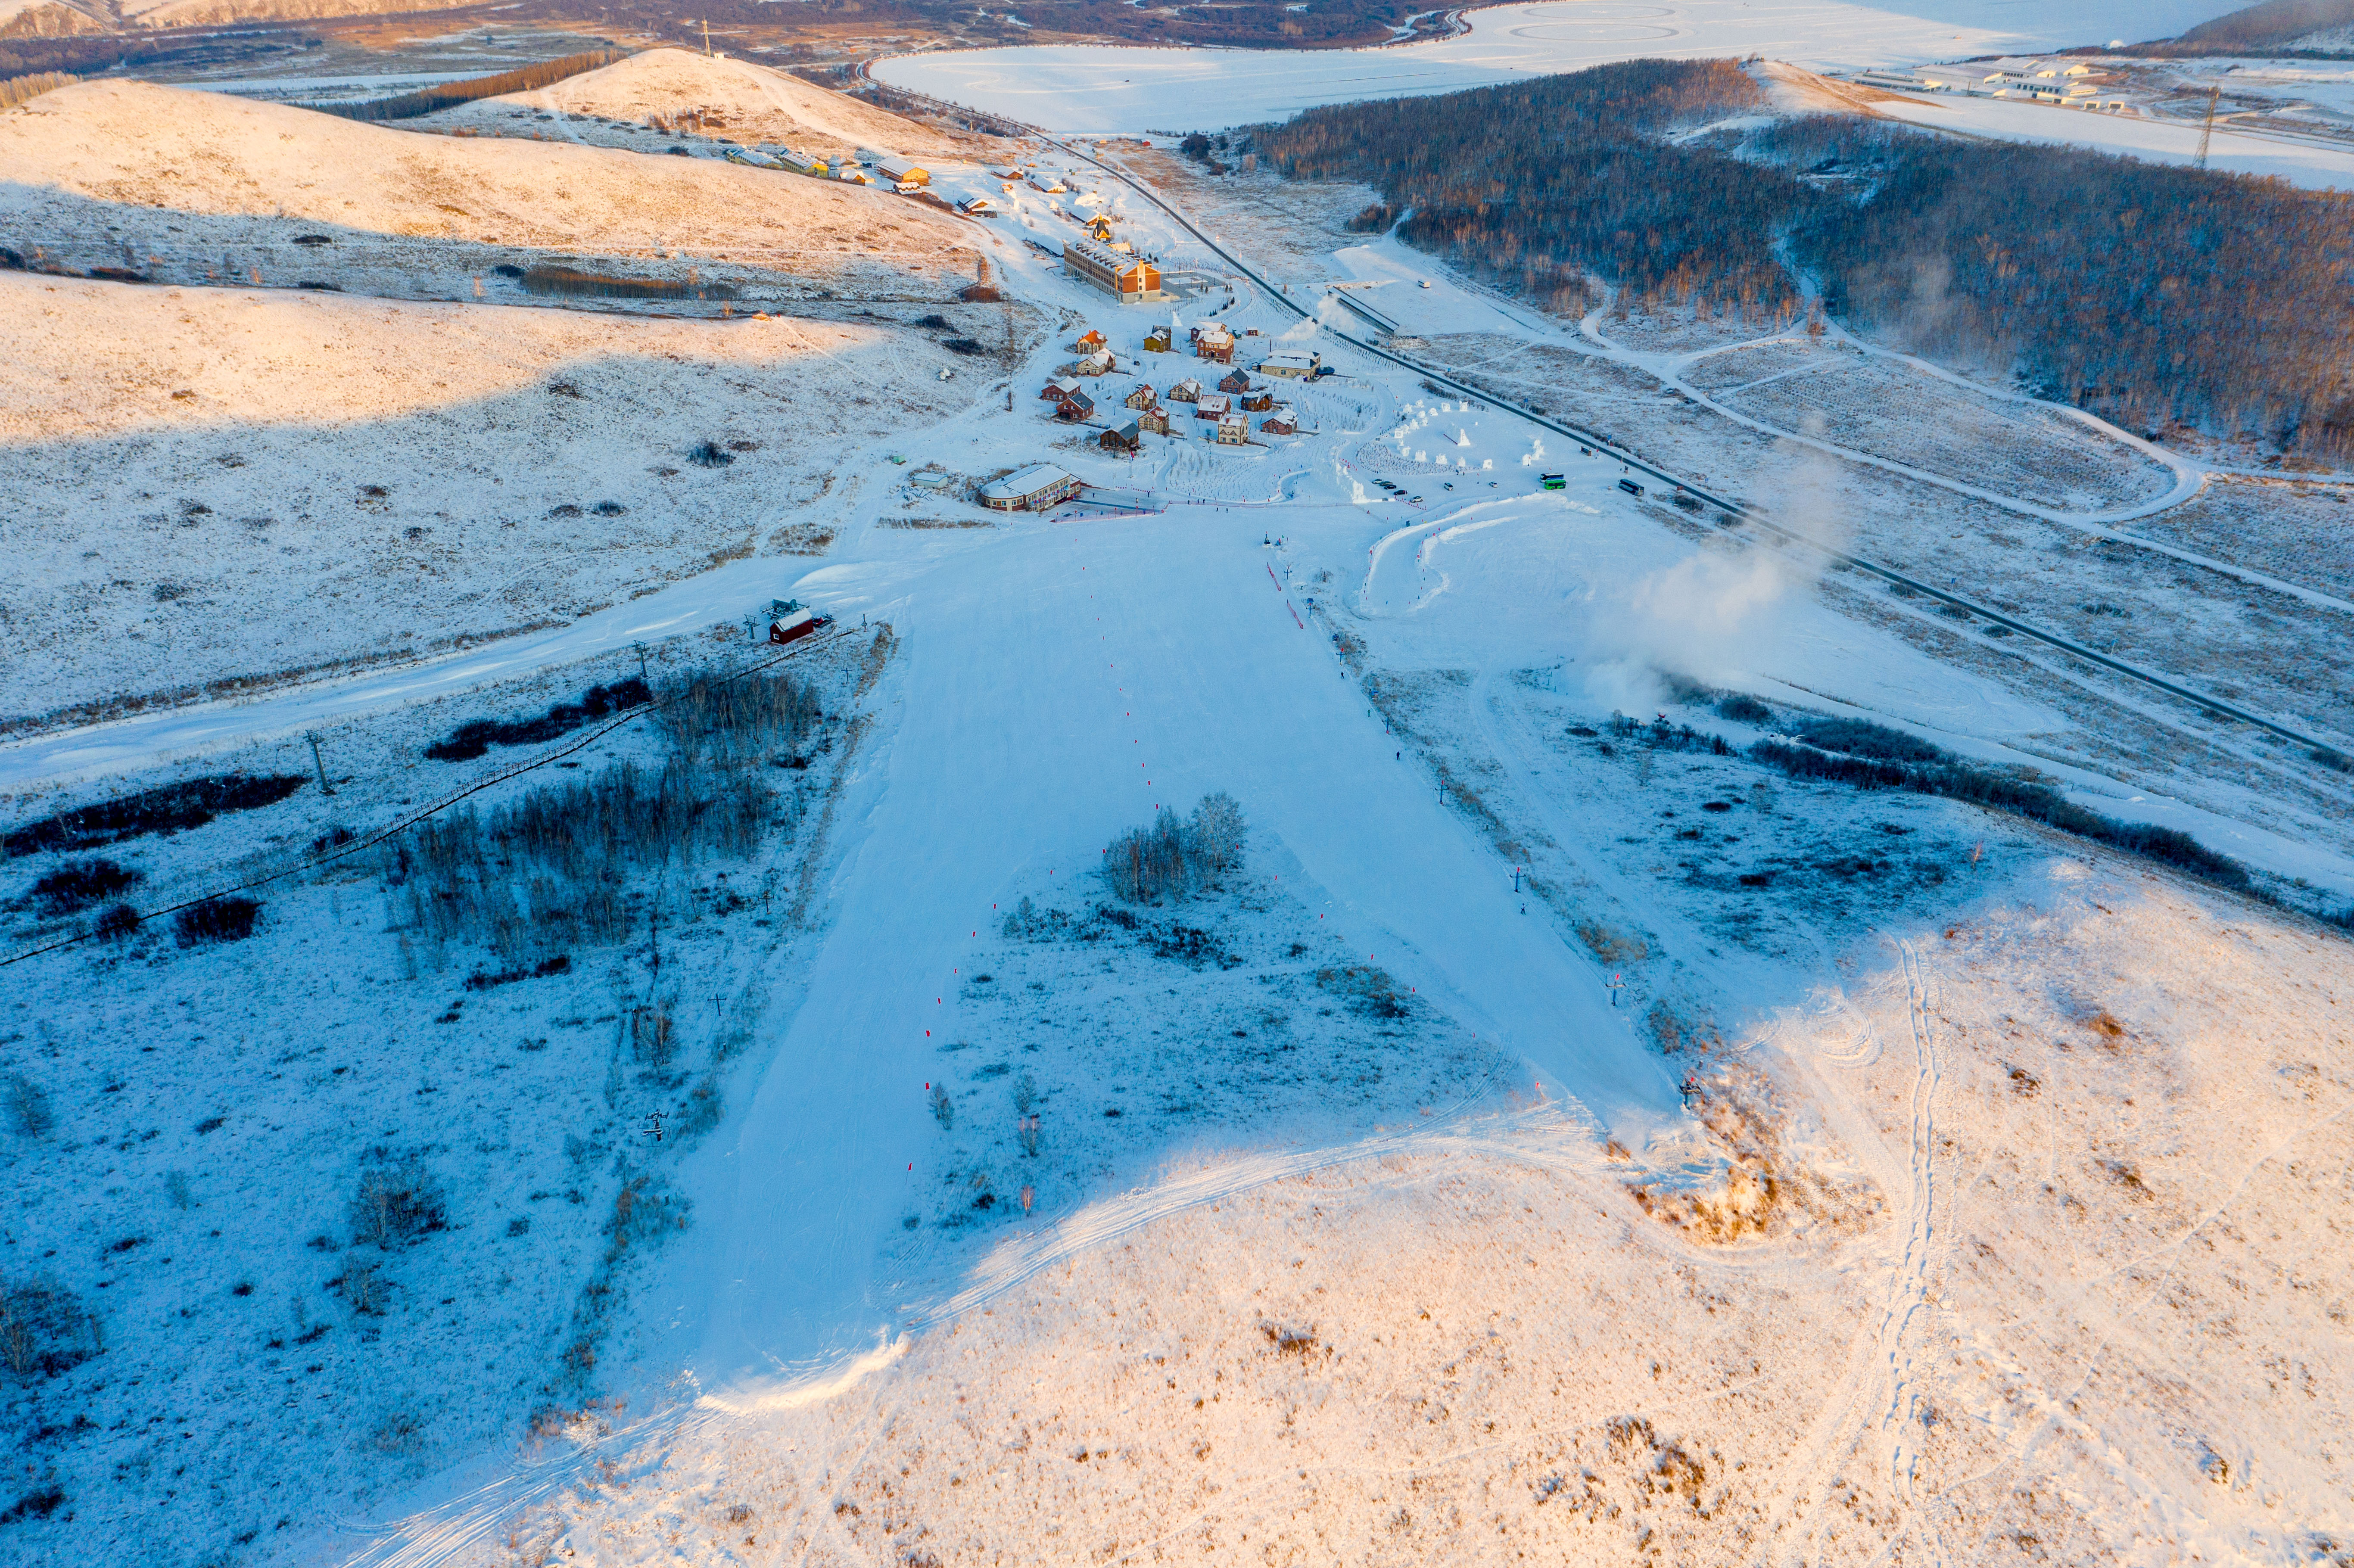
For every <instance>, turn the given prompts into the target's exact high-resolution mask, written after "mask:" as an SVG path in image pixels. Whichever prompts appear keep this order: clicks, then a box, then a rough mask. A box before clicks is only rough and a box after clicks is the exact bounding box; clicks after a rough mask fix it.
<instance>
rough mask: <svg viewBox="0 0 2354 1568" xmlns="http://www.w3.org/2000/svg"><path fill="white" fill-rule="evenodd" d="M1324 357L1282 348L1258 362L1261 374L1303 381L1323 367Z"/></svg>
mask: <svg viewBox="0 0 2354 1568" xmlns="http://www.w3.org/2000/svg"><path fill="white" fill-rule="evenodd" d="M1323 365H1324V358H1323V355H1317V354H1301V353H1299V351H1297V350H1295V349H1283V350H1279V351H1278V352H1277V353H1274V354H1270V355H1267V357H1266V358H1265V359H1262V360H1260V361H1259V362H1258V373H1259V374H1260V375H1261V376H1288V377H1290V378H1291V379H1293V380H1295V381H1304V380H1306V379H1308V378H1309V377H1310V376H1314V375H1315V374H1316V372H1317V371H1318V370H1320V369H1321V368H1322V367H1323Z"/></svg>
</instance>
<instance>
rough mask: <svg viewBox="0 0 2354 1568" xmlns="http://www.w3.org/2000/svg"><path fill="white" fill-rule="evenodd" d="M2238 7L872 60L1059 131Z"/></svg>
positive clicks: (2159, 31)
mask: <svg viewBox="0 0 2354 1568" xmlns="http://www.w3.org/2000/svg"><path fill="white" fill-rule="evenodd" d="M2235 8H2236V7H2235V6H2234V5H2232V0H2089V3H2087V4H2083V5H2051V4H2048V3H2045V0H1888V3H1886V4H1883V5H1852V4H1848V3H1846V0H1748V3H1744V0H1658V3H1649V4H1646V3H1643V0H1543V3H1540V4H1535V5H1503V6H1497V7H1494V8H1492V9H1488V10H1480V11H1474V12H1472V13H1470V15H1469V18H1468V19H1469V22H1470V25H1471V31H1470V32H1469V33H1468V34H1465V35H1464V36H1463V37H1455V38H1444V39H1440V40H1437V41H1436V42H1432V43H1426V44H1412V45H1402V46H1399V47H1396V48H1369V49H1326V50H1300V51H1296V52H1286V51H1275V50H1261V49H1194V48H1123V47H1113V46H1097V45H1067V46H1050V47H1039V48H1005V49H965V50H954V51H947V50H944V51H940V52H938V53H931V54H922V55H904V56H900V57H898V58H894V59H887V60H883V61H879V62H877V63H876V65H875V75H876V76H877V77H879V78H880V79H883V80H884V81H886V82H888V83H890V84H891V85H892V86H894V87H904V88H907V89H910V90H914V91H917V92H925V93H929V94H931V95H932V96H933V97H935V98H944V99H948V100H949V101H953V102H957V103H964V104H970V105H971V106H972V107H974V108H976V109H982V110H986V111H990V112H991V113H996V114H1004V115H1010V116H1012V117H1013V118H1014V119H1016V120H1023V121H1027V122H1031V123H1033V124H1036V125H1044V126H1045V127H1047V128H1048V129H1050V130H1055V131H1073V132H1115V131H1153V130H1159V131H1193V130H1214V129H1218V128H1220V127H1224V126H1227V125H1242V124H1250V123H1255V122H1260V121H1267V120H1282V119H1286V118H1288V117H1289V116H1291V115H1293V114H1296V113H1298V112H1299V111H1301V110H1303V109H1309V108H1312V107H1314V106H1315V105H1317V104H1320V103H1345V102H1349V101H1352V100H1356V99H1366V98H1401V97H1406V96H1410V95H1416V94H1424V93H1434V92H1457V91H1460V90H1463V89H1465V88H1469V87H1486V86H1489V85H1491V84H1493V83H1496V82H1500V81H1511V80H1514V79H1519V78H1521V77H1527V76H1544V75H1550V74H1553V73H1555V72H1560V71H1573V70H1583V69H1585V68H1586V67H1588V66H1595V65H1602V64H1606V63H1607V62H1608V61H1611V60H1623V59H1633V58H1640V57H1644V56H1668V57H1679V58H1701V57H1710V56H1726V55H1734V56H1742V55H1750V54H1760V55H1764V56H1765V57H1766V58H1769V59H1783V60H1789V61H1792V62H1794V63H1797V64H1799V65H1804V66H1808V67H1811V68H1814V69H1851V68H1859V67H1863V66H1873V65H1919V64H1925V63H1927V62H1929V61H1932V60H1946V59H1956V58H1966V57H1968V56H1973V55H1988V54H2001V53H2005V52H2009V51H2028V50H2038V49H2053V48H2064V47H2066V46H2069V45H2072V44H2105V43H2107V42H2108V41H2109V40H2111V39H2112V38H2122V39H2126V40H2129V41H2131V40H2139V39H2145V38H2152V37H2171V36H2172V35H2174V34H2176V33H2179V32H2180V31H2181V30H2182V29H2183V28H2185V27H2190V26H2196V25H2197V24H2198V23H2200V22H2203V21H2206V20H2209V19H2210V18H2212V17H2215V16H2221V15H2223V14H2224V13H2226V12H2228V11H2231V10H2233V9H2235Z"/></svg>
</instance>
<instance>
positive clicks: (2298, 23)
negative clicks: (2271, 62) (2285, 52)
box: [2174, 0, 2354, 53]
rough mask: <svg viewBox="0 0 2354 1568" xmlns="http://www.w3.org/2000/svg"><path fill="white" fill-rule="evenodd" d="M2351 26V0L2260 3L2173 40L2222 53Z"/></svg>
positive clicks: (2280, 45) (2353, 13) (2276, 44)
mask: <svg viewBox="0 0 2354 1568" xmlns="http://www.w3.org/2000/svg"><path fill="white" fill-rule="evenodd" d="M2349 25H2354V0H2260V3H2259V4H2257V5H2250V6H2248V7H2247V8H2246V9H2245V10H2241V11H2234V12H2232V14H2231V15H2230V16H2218V17H2216V18H2215V19H2214V20H2213V21H2211V22H2201V23H2200V24H2199V26H2195V27H2193V28H2191V29H2190V30H2189V31H2188V32H2186V33H2184V34H2183V35H2182V36H2181V37H2178V38H2176V39H2175V40H2174V41H2175V42H2176V43H2177V44H2189V45H2196V46H2198V47H2199V48H2200V49H2202V50H2205V51H2209V52H2214V53H2226V52H2230V51H2232V50H2246V51H2248V52H2250V53H2253V52H2255V51H2258V50H2261V49H2268V48H2286V47H2291V46H2294V45H2295V44H2296V41H2297V40H2298V39H2299V38H2302V37H2305V36H2306V34H2308V33H2317V32H2320V31H2322V30H2324V29H2325V28H2330V27H2343V26H2349Z"/></svg>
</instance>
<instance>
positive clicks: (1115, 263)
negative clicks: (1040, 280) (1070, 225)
mask: <svg viewBox="0 0 2354 1568" xmlns="http://www.w3.org/2000/svg"><path fill="white" fill-rule="evenodd" d="M1063 265H1064V266H1065V267H1066V268H1067V269H1069V270H1070V273H1071V276H1073V277H1075V278H1080V279H1084V280H1085V281H1087V282H1090V283H1093V284H1094V285H1095V286H1096V287H1097V288H1098V289H1101V290H1102V291H1104V292H1105V293H1107V294H1110V295H1112V296H1113V297H1115V298H1116V299H1118V300H1119V302H1120V303H1121V304H1123V305H1137V304H1150V303H1152V302H1154V301H1157V300H1159V299H1160V298H1161V269H1160V268H1158V267H1155V266H1154V265H1153V264H1152V263H1151V262H1150V261H1147V260H1143V259H1142V258H1141V257H1137V256H1123V255H1121V254H1120V253H1119V251H1117V250H1107V249H1104V248H1103V247H1102V246H1100V245H1097V243H1096V242H1095V241H1094V240H1092V239H1066V240H1065V241H1063Z"/></svg>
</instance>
